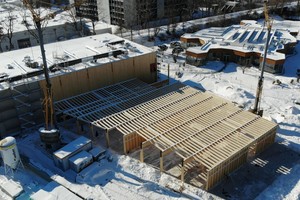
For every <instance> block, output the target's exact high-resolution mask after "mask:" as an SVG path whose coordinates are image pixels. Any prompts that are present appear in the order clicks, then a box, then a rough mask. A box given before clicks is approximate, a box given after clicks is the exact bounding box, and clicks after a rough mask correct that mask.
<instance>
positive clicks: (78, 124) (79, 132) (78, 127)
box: [76, 120, 81, 134]
mask: <svg viewBox="0 0 300 200" xmlns="http://www.w3.org/2000/svg"><path fill="white" fill-rule="evenodd" d="M76 125H77V133H78V134H81V131H80V123H79V120H76Z"/></svg>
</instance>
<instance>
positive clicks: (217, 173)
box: [205, 149, 248, 190]
mask: <svg viewBox="0 0 300 200" xmlns="http://www.w3.org/2000/svg"><path fill="white" fill-rule="evenodd" d="M247 155H248V149H244V150H243V151H240V152H238V153H237V154H236V155H233V156H231V157H230V158H228V159H226V160H225V161H224V162H222V163H221V164H219V165H217V166H216V167H214V168H213V169H211V170H210V171H209V172H208V175H207V183H206V186H205V189H206V190H209V189H211V188H212V187H213V186H215V185H216V184H217V183H219V182H220V181H221V180H223V179H224V178H225V177H226V176H227V175H228V174H230V173H231V172H233V171H234V170H236V169H237V168H239V167H240V166H241V165H243V164H244V163H246V162H247Z"/></svg>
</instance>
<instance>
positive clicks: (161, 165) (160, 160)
mask: <svg viewBox="0 0 300 200" xmlns="http://www.w3.org/2000/svg"><path fill="white" fill-rule="evenodd" d="M159 164H160V172H163V171H164V160H163V155H162V151H160V152H159Z"/></svg>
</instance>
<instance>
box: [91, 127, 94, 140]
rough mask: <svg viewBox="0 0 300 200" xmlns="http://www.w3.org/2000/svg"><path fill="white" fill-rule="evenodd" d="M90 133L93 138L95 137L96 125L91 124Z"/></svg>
mask: <svg viewBox="0 0 300 200" xmlns="http://www.w3.org/2000/svg"><path fill="white" fill-rule="evenodd" d="M90 133H91V139H92V140H93V138H94V126H93V125H92V124H90Z"/></svg>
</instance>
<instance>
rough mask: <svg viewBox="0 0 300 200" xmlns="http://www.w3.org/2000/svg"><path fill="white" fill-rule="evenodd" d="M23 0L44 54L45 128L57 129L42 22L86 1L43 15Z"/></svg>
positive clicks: (27, 1) (76, 2) (80, 0)
mask: <svg viewBox="0 0 300 200" xmlns="http://www.w3.org/2000/svg"><path fill="white" fill-rule="evenodd" d="M22 2H23V5H24V6H25V7H26V8H27V9H28V10H29V11H30V13H31V15H32V18H33V21H34V23H35V25H36V29H37V32H38V38H39V45H40V49H41V54H42V60H43V72H44V75H45V80H46V89H45V91H44V101H43V108H44V112H45V129H46V130H51V129H52V128H53V127H55V128H56V129H57V122H56V118H55V112H54V106H53V92H52V88H51V81H50V78H49V73H48V67H47V61H46V55H45V48H44V40H43V33H42V25H41V23H42V22H43V21H45V20H49V19H53V18H54V17H55V16H56V15H57V14H59V13H61V12H62V11H65V10H69V9H71V8H73V7H76V6H80V5H81V4H82V3H84V0H78V1H75V3H73V4H70V5H67V6H64V7H63V8H61V9H59V10H57V11H55V12H52V13H49V14H47V15H45V16H41V15H40V14H39V13H37V12H36V11H35V10H34V8H33V6H32V4H31V3H30V2H29V0H22Z"/></svg>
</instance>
